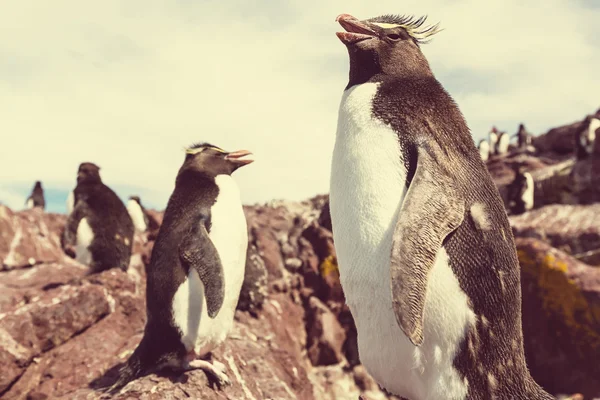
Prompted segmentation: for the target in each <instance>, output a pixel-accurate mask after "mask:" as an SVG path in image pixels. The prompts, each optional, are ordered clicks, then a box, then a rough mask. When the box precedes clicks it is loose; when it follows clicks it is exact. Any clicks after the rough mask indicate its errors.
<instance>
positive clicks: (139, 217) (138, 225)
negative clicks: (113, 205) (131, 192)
mask: <svg viewBox="0 0 600 400" xmlns="http://www.w3.org/2000/svg"><path fill="white" fill-rule="evenodd" d="M127 212H128V213H129V216H130V217H131V220H132V221H133V226H134V227H135V230H136V231H138V232H146V230H147V229H148V224H149V222H150V219H149V218H148V214H147V213H146V209H145V208H144V206H143V205H142V201H141V200H140V197H139V196H129V201H128V202H127Z"/></svg>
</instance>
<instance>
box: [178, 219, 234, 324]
mask: <svg viewBox="0 0 600 400" xmlns="http://www.w3.org/2000/svg"><path fill="white" fill-rule="evenodd" d="M179 257H180V258H181V261H182V263H183V264H185V265H187V266H188V268H194V269H195V270H196V272H198V276H199V277H200V280H201V281H202V284H204V296H205V297H206V308H207V311H208V316H209V317H210V318H215V317H216V316H217V314H218V313H219V310H220V309H221V306H222V305H223V298H224V297H225V283H224V278H223V265H222V264H221V258H220V257H219V253H218V252H217V249H216V248H215V245H214V244H213V242H212V240H210V237H209V236H208V231H207V230H206V226H205V218H201V219H200V221H199V222H198V223H196V224H193V225H192V228H191V229H190V231H189V232H188V234H187V235H186V236H185V237H184V238H183V241H182V243H181V245H180V246H179Z"/></svg>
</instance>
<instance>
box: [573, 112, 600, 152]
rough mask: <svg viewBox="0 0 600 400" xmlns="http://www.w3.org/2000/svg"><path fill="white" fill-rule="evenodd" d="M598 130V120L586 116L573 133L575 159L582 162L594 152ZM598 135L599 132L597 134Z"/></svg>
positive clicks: (599, 125) (599, 121) (599, 122)
mask: <svg viewBox="0 0 600 400" xmlns="http://www.w3.org/2000/svg"><path fill="white" fill-rule="evenodd" d="M598 129H600V119H598V118H595V117H592V116H591V115H588V116H587V117H586V118H585V119H584V120H583V124H582V125H581V127H580V128H579V130H577V132H576V133H575V148H576V157H577V159H578V160H583V159H584V158H587V157H589V156H590V155H592V153H593V152H594V146H595V143H596V131H597V130H598ZM598 133H599V134H600V132H598Z"/></svg>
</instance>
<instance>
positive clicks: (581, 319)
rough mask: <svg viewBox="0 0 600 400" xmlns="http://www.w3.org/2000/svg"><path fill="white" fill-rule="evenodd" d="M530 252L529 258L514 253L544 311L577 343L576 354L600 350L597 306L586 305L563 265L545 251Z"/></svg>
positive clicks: (519, 251)
mask: <svg viewBox="0 0 600 400" xmlns="http://www.w3.org/2000/svg"><path fill="white" fill-rule="evenodd" d="M534 250H535V254H533V255H532V254H530V252H528V251H525V250H523V249H520V250H518V252H517V253H518V257H519V262H520V264H521V268H522V271H523V272H524V273H526V274H527V275H528V276H529V277H530V278H531V279H533V280H534V281H535V282H536V283H537V287H538V290H539V294H538V296H539V299H540V300H541V302H542V307H543V309H544V311H545V312H546V313H547V314H548V315H549V316H551V315H552V314H553V315H552V317H555V318H556V319H557V320H559V321H561V322H562V323H564V324H565V325H566V327H567V329H568V330H569V334H570V335H571V337H572V338H573V339H575V338H576V342H577V343H578V344H580V345H579V346H577V347H578V351H579V352H580V355H584V353H585V352H586V351H589V349H590V347H591V349H594V350H600V332H598V330H597V329H598V321H599V320H600V319H599V318H598V317H599V316H600V305H595V304H590V303H589V302H588V301H587V300H586V298H585V296H584V295H583V293H582V292H581V290H580V288H579V286H578V285H577V283H576V282H575V281H573V280H572V279H569V278H568V275H567V273H568V268H569V266H568V263H567V262H565V261H563V260H560V259H557V257H556V256H555V255H554V254H551V253H549V252H544V251H539V252H538V250H539V249H537V248H535V247H534ZM552 319H554V318H552ZM557 333H558V332H557ZM588 346H589V347H588Z"/></svg>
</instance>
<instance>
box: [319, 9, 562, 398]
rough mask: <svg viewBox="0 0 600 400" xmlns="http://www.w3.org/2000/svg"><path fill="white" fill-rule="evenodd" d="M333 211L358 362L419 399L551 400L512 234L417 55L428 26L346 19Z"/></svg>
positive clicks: (451, 108) (468, 142) (398, 19)
mask: <svg viewBox="0 0 600 400" xmlns="http://www.w3.org/2000/svg"><path fill="white" fill-rule="evenodd" d="M337 21H338V22H339V23H340V24H341V25H342V27H343V28H344V29H345V30H346V32H338V33H337V36H338V38H339V39H340V40H341V41H342V42H343V43H344V44H345V45H346V47H347V49H348V53H349V56H350V74H349V82H348V85H347V86H346V88H345V90H344V92H343V95H342V100H341V104H340V108H339V117H338V129H337V134H336V140H335V146H334V150H333V159H332V170H331V182H330V210H331V219H332V224H333V235H334V243H335V247H336V251H337V257H338V263H339V272H340V280H341V284H342V287H343V290H344V294H345V296H346V301H347V303H348V305H349V307H350V310H351V312H352V315H353V317H354V320H355V322H356V328H357V332H358V349H359V355H360V360H361V362H362V363H363V364H364V365H365V367H366V368H367V370H368V371H369V372H370V374H371V375H372V376H373V377H374V378H375V379H376V380H377V382H378V383H379V384H380V385H381V386H383V387H384V388H385V389H386V390H387V391H389V392H390V393H393V394H395V395H398V396H402V397H405V398H407V399H410V400H425V399H428V400H433V399H436V400H437V399H449V400H456V399H493V398H496V399H513V400H514V399H523V400H524V399H528V400H532V399H552V397H551V396H550V395H549V394H547V393H546V392H544V391H543V390H542V389H541V388H540V386H539V385H538V384H537V383H536V382H535V381H534V380H533V379H532V377H531V376H530V374H529V372H528V369H527V366H526V364H525V356H524V350H523V334H522V329H521V288H520V272H519V264H518V260H517V254H516V250H515V245H514V241H513V235H512V231H511V227H510V225H509V223H508V218H507V216H506V212H505V210H504V205H503V202H502V199H501V198H500V195H499V193H498V190H497V189H496V186H495V185H494V183H493V182H492V179H491V177H490V175H489V173H488V171H487V169H486V167H485V164H484V162H483V161H482V159H481V157H480V155H479V152H478V151H477V148H476V147H475V143H474V141H473V139H472V136H471V133H470V131H469V128H468V127H467V124H466V122H465V120H464V118H463V116H462V114H461V112H460V111H459V109H458V107H457V105H456V103H455V102H454V101H453V99H452V97H450V95H449V94H448V93H447V92H446V91H445V90H444V88H443V87H442V85H441V84H440V83H439V82H438V81H437V80H436V78H435V77H434V75H433V73H432V72H431V69H430V67H429V64H428V62H427V60H426V58H425V56H424V55H423V53H422V52H421V50H420V44H421V43H422V42H423V41H424V40H425V39H426V38H428V37H429V36H431V35H433V34H435V33H436V32H438V30H439V29H438V27H437V25H435V26H431V27H424V26H423V23H424V22H425V18H424V17H422V18H418V19H415V18H412V17H405V16H393V15H385V16H381V17H377V18H371V19H368V20H362V21H360V20H358V19H356V18H354V17H352V16H351V15H348V14H342V15H339V16H338V17H337Z"/></svg>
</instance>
